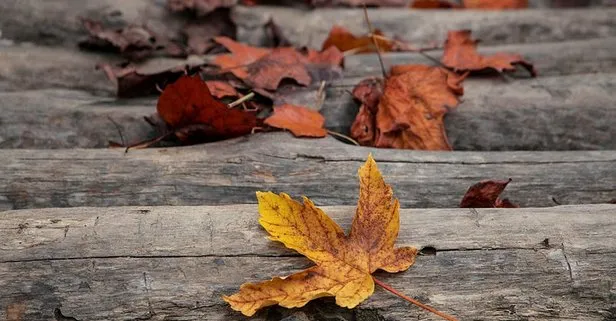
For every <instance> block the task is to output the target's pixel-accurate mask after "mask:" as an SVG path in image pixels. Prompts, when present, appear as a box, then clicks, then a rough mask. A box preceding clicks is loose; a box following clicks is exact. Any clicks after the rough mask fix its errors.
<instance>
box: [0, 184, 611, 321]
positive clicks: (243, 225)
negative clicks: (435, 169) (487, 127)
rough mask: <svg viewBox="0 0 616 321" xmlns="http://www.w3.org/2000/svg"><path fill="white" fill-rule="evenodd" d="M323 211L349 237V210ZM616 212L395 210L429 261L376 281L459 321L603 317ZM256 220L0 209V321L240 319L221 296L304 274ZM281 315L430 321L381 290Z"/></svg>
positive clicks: (599, 208) (225, 212) (242, 215)
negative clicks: (351, 305)
mask: <svg viewBox="0 0 616 321" xmlns="http://www.w3.org/2000/svg"><path fill="white" fill-rule="evenodd" d="M396 194H397V193H396ZM323 209H324V211H325V212H326V213H328V214H329V215H331V216H332V217H333V218H334V220H336V221H337V222H339V223H341V225H342V226H343V228H345V229H347V228H348V227H349V225H350V222H351V219H352V215H353V213H354V208H353V207H325V208H323ZM615 215H616V206H614V205H595V206H559V207H553V208H542V209H540V208H527V209H476V210H475V209H442V210H436V209H423V210H402V211H401V228H400V235H399V238H398V244H404V245H413V246H416V247H418V248H424V247H430V248H431V251H430V252H432V253H435V255H424V256H420V257H419V258H418V259H417V262H416V263H415V265H414V266H412V267H411V268H410V269H409V270H408V271H406V272H402V273H397V274H391V275H390V274H386V273H382V272H377V273H376V276H377V277H378V278H380V279H382V280H384V281H385V282H387V283H389V284H391V285H392V286H393V287H395V288H396V289H398V290H400V291H401V292H403V293H406V294H408V295H410V296H412V297H416V298H418V299H420V300H422V301H424V302H426V303H428V304H430V305H432V306H434V307H436V308H438V309H440V310H443V311H446V312H449V313H451V314H454V315H456V316H457V317H459V318H460V320H473V319H482V320H483V319H487V320H512V319H521V318H527V317H529V316H532V318H533V320H553V319H556V318H558V319H572V320H611V319H613V318H614V317H615V316H616V314H615V311H616V301H615V300H614V291H616V288H615V284H616V278H615V277H616V276H615V275H614V273H613V271H614V270H615V269H616V254H615V253H616V242H615V240H614V238H613V231H614V229H616V220H615V219H614V217H615ZM257 217H258V214H257V208H256V206H255V205H233V206H224V207H221V206H217V207H205V206H202V207H150V206H142V207H123V208H75V209H42V210H22V211H10V212H4V213H2V215H0V230H1V231H2V234H0V254H1V255H0V306H2V307H3V309H2V311H1V312H0V315H1V316H4V318H3V319H5V320H32V321H37V320H50V319H54V317H55V319H56V320H67V319H63V318H62V316H64V317H71V319H70V320H89V321H94V320H119V319H123V320H128V319H130V320H135V319H140V320H146V319H148V320H149V319H151V320H171V319H182V320H243V319H244V317H242V316H241V315H240V314H239V313H237V312H233V311H232V310H231V309H230V308H229V307H228V306H227V305H226V304H225V303H224V302H223V301H222V299H221V296H222V295H225V294H231V293H233V292H235V291H237V289H238V288H239V286H240V284H242V283H244V282H254V281H260V280H266V279H269V278H271V277H273V276H283V275H288V274H290V273H293V272H296V271H298V270H300V269H303V268H306V267H307V266H310V263H309V262H308V260H306V259H305V258H302V257H299V256H298V255H297V254H296V253H295V252H292V251H291V250H288V249H285V248H284V247H283V246H282V245H281V244H279V243H274V242H271V241H269V240H267V239H266V238H265V235H266V233H265V231H263V230H262V229H261V228H260V227H259V225H258V222H257ZM434 250H436V251H434ZM285 317H288V318H289V319H285V320H304V319H306V317H311V318H314V319H316V320H331V319H332V318H336V317H338V318H342V319H345V320H350V319H353V320H362V321H376V320H384V319H387V320H408V319H409V318H413V319H415V318H417V319H429V320H438V319H437V318H436V317H435V316H433V315H430V314H427V313H425V312H423V311H420V310H419V309H417V308H415V307H414V306H410V305H408V304H406V303H405V302H404V301H402V300H400V299H399V298H396V297H394V296H392V295H391V294H389V293H387V292H385V291H383V290H382V289H379V288H377V289H376V291H375V293H374V295H373V296H372V297H370V298H369V299H368V300H366V301H365V302H363V303H362V304H360V305H359V306H358V307H357V308H356V309H354V310H348V309H343V308H338V307H336V306H335V305H334V304H333V301H332V300H331V299H329V300H328V299H319V300H317V301H316V302H314V303H312V304H309V305H308V306H307V307H305V308H302V309H294V310H286V309H283V308H277V307H272V308H268V309H265V310H264V311H263V312H260V313H258V314H257V316H256V317H255V318H254V319H256V320H281V319H283V318H285ZM302 317H303V318H302ZM72 318H74V319H72Z"/></svg>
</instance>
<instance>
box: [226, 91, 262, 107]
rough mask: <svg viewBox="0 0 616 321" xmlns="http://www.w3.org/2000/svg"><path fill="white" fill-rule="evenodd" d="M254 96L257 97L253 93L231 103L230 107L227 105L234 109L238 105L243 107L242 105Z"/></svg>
mask: <svg viewBox="0 0 616 321" xmlns="http://www.w3.org/2000/svg"><path fill="white" fill-rule="evenodd" d="M254 96H255V93H252V92H251V93H249V94H248V95H246V96H243V97H240V98H239V99H238V100H236V101H234V102H232V103H230V104H229V105H227V107H229V108H233V107H235V106H237V105H241V104H242V103H244V102H246V101H249V100H251V99H252V98H253V97H254Z"/></svg>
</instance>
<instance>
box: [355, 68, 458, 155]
mask: <svg viewBox="0 0 616 321" xmlns="http://www.w3.org/2000/svg"><path fill="white" fill-rule="evenodd" d="M391 74H392V75H391V76H390V77H389V78H387V79H386V80H385V83H384V86H383V89H382V91H383V94H382V95H381V97H380V99H379V100H378V105H377V106H376V108H374V107H373V104H374V101H375V100H376V97H377V96H378V93H374V92H373V91H375V90H378V89H379V86H376V85H372V86H367V85H366V83H363V82H362V83H360V86H359V88H356V90H354V95H355V96H356V97H357V96H359V95H360V94H359V93H361V92H363V94H362V97H367V98H363V101H362V103H363V105H362V107H360V112H359V113H358V115H357V117H356V118H355V121H354V122H353V125H352V127H351V137H353V138H355V139H356V140H357V141H358V142H360V144H363V145H368V146H375V147H386V148H399V149H421V150H451V146H450V145H449V142H448V141H447V135H446V134H445V128H444V127H445V126H444V124H443V118H444V116H445V114H446V113H447V112H448V110H449V109H450V108H454V107H456V106H457V105H458V103H459V101H458V96H460V95H462V94H463V89H462V85H461V82H462V80H463V79H464V78H465V77H466V75H462V76H459V75H457V74H455V73H453V72H450V71H447V70H445V69H442V68H439V67H431V66H425V65H406V66H397V67H395V68H393V69H392V72H391ZM361 100H362V99H361V98H360V101H361ZM366 102H369V104H366ZM375 109H376V113H375V112H374V110H375ZM370 135H372V137H371V136H370Z"/></svg>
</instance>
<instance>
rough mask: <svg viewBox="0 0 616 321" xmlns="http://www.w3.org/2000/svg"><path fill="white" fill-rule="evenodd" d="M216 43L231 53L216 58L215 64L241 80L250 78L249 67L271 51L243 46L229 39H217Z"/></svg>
mask: <svg viewBox="0 0 616 321" xmlns="http://www.w3.org/2000/svg"><path fill="white" fill-rule="evenodd" d="M214 41H216V42H217V43H219V44H221V45H222V46H223V47H225V48H227V50H229V51H230V52H231V54H228V55H218V56H216V58H214V63H215V64H216V65H218V66H219V67H220V68H222V69H229V72H231V73H232V74H234V75H235V76H236V77H237V78H240V79H244V78H246V77H248V74H247V73H246V66H247V65H249V64H251V63H253V62H255V61H257V60H258V59H259V58H261V57H263V56H265V55H267V54H268V53H270V50H269V49H266V48H259V47H252V46H249V45H245V44H241V43H239V42H236V41H234V40H232V39H230V38H227V37H216V38H214Z"/></svg>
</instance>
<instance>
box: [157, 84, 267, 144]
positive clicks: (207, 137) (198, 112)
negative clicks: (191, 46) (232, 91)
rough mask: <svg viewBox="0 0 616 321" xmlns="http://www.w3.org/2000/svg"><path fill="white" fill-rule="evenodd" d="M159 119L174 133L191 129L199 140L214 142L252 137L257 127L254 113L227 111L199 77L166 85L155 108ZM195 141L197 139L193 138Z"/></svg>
mask: <svg viewBox="0 0 616 321" xmlns="http://www.w3.org/2000/svg"><path fill="white" fill-rule="evenodd" d="M156 111H157V112H158V114H159V115H160V117H161V118H162V119H163V120H164V121H165V123H167V125H169V126H170V127H171V128H173V129H175V130H179V129H181V128H186V127H191V128H192V129H194V131H193V132H192V133H191V134H197V133H198V134H199V140H203V141H214V140H220V139H224V138H232V137H237V136H242V135H246V134H249V133H250V132H251V131H252V129H253V128H254V127H256V126H257V118H256V116H255V115H254V114H253V113H250V112H245V111H243V110H239V109H235V108H228V106H227V105H226V104H224V103H222V102H220V101H218V100H216V99H214V97H212V95H211V94H210V90H209V89H208V86H207V85H206V84H205V82H203V81H202V80H201V78H200V77H199V76H183V77H181V78H180V79H178V80H177V81H176V82H175V83H173V84H171V85H169V86H167V87H166V88H165V90H164V91H163V92H162V94H161V95H160V97H159V99H158V104H157V105H156ZM191 138H194V137H191Z"/></svg>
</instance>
